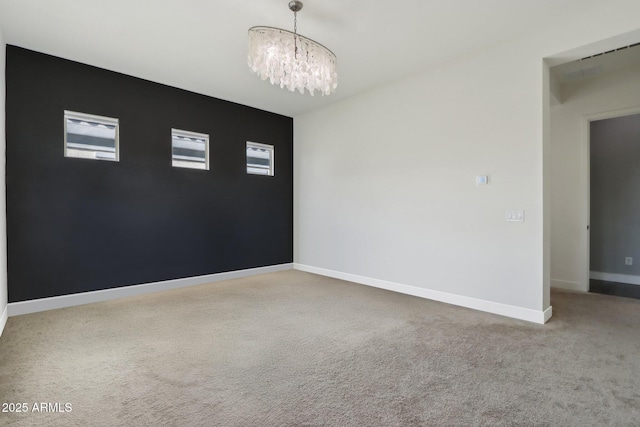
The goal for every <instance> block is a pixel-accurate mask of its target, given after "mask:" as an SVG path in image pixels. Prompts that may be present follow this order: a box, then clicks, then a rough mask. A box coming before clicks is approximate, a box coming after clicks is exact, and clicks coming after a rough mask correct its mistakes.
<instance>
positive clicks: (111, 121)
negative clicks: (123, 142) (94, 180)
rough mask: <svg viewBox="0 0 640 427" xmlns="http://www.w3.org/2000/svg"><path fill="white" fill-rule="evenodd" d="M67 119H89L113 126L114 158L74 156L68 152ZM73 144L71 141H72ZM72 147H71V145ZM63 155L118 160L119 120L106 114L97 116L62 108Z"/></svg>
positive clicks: (72, 157)
mask: <svg viewBox="0 0 640 427" xmlns="http://www.w3.org/2000/svg"><path fill="white" fill-rule="evenodd" d="M67 119H71V120H83V121H89V122H93V123H100V124H104V125H108V126H115V134H116V135H115V144H114V149H115V158H113V159H107V158H99V157H82V156H74V155H72V154H71V153H70V152H69V150H68V149H69V148H70V147H69V141H68V140H67V136H68V135H69V134H68V132H67ZM72 144H73V143H72ZM71 148H73V147H71ZM64 156H65V157H68V158H70V159H87V160H104V161H108V162H119V161H120V124H119V120H118V119H116V118H113V117H106V116H98V115H95V114H87V113H79V112H77V111H68V110H64Z"/></svg>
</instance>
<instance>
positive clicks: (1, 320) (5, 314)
mask: <svg viewBox="0 0 640 427" xmlns="http://www.w3.org/2000/svg"><path fill="white" fill-rule="evenodd" d="M8 318H9V307H7V306H5V308H4V310H2V315H1V316H0V337H1V336H2V332H3V331H4V327H5V325H6V324H7V319H8Z"/></svg>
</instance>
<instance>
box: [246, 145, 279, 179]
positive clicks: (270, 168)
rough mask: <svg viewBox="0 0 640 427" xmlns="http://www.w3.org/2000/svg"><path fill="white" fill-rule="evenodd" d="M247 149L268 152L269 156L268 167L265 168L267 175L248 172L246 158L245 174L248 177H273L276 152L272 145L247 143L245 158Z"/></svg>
mask: <svg viewBox="0 0 640 427" xmlns="http://www.w3.org/2000/svg"><path fill="white" fill-rule="evenodd" d="M249 148H257V149H261V150H267V151H269V153H270V155H269V160H270V162H269V166H268V168H267V173H256V172H250V171H249V163H248V158H247V164H246V165H247V174H249V175H262V176H274V175H275V169H276V150H275V147H274V146H273V145H269V144H261V143H259V142H251V141H247V145H246V148H245V156H246V151H247V149H249Z"/></svg>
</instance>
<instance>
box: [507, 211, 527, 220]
mask: <svg viewBox="0 0 640 427" xmlns="http://www.w3.org/2000/svg"><path fill="white" fill-rule="evenodd" d="M504 219H505V220H506V221H509V222H523V221H524V211H522V210H511V211H506V212H505V215H504Z"/></svg>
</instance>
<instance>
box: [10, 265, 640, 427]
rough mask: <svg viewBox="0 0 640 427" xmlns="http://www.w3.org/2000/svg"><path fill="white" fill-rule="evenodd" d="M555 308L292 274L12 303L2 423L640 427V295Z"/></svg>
mask: <svg viewBox="0 0 640 427" xmlns="http://www.w3.org/2000/svg"><path fill="white" fill-rule="evenodd" d="M552 305H553V318H552V319H551V320H550V321H549V323H547V324H546V325H544V326H543V325H535V324H530V323H527V322H523V321H517V320H512V319H508V318H504V317H500V316H496V315H491V314H487V313H481V312H477V311H473V310H468V309H464V308H460V307H455V306H451V305H446V304H442V303H437V302H433V301H428V300H424V299H419V298H415V297H410V296H406V295H400V294H395V293H392V292H387V291H383V290H379V289H374V288H369V287H365V286H361V285H356V284H352V283H348V282H343V281H339V280H334V279H329V278H325V277H320V276H316V275H312V274H308V273H303V272H299V271H285V272H280V273H272V274H267V275H262V276H256V277H252V278H246V279H238V280H232V281H227V282H219V283H214V284H210V285H203V286H198V287H192V288H186V289H179V290H173V291H167V292H162V293H156V294H149V295H144V296H139V297H133V298H127V299H121V300H116V301H110V302H103V303H97V304H90V305H85V306H79V307H72V308H67V309H61V310H53V311H49V312H43V313H36V314H30V315H24V316H17V317H12V318H9V321H8V322H7V326H6V329H5V331H4V334H3V335H2V337H1V338H0V402H5V403H9V402H12V403H27V406H28V411H27V413H4V412H0V425H24V426H35V425H64V426H71V425H78V426H89V425H91V426H97V425H104V426H117V425H123V426H136V425H144V426H146V425H148V426H161V425H169V426H189V425H196V426H274V425H278V426H411V425H435V426H443V425H464V426H467V425H491V426H493V425H527V426H529V425H554V426H588V425H594V426H602V425H616V426H631V425H640V327H639V325H640V300H633V299H626V298H618V297H612V296H606V295H595V294H586V293H570V292H554V293H553V294H552ZM41 402H44V403H51V404H52V405H48V406H47V408H48V409H56V405H55V404H56V403H58V404H59V405H58V408H57V409H58V410H60V408H64V404H65V403H70V404H71V412H62V413H60V412H55V413H51V412H44V413H43V412H33V405H34V404H36V403H37V404H38V405H39V404H40V403H41ZM38 407H39V406H38ZM3 409H4V408H3ZM63 410H64V409H63Z"/></svg>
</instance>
